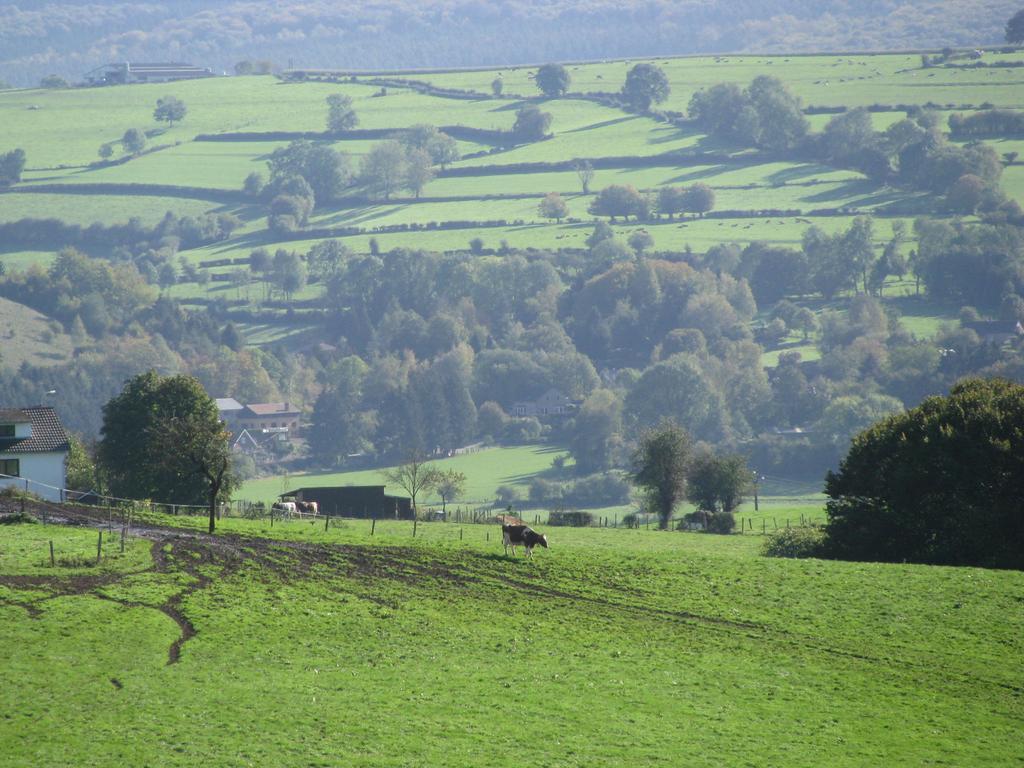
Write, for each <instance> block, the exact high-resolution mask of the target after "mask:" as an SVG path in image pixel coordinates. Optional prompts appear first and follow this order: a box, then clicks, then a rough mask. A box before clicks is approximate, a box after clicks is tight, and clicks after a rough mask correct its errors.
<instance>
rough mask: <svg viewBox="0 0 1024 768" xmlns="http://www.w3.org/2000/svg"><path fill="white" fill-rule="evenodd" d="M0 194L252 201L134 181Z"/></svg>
mask: <svg viewBox="0 0 1024 768" xmlns="http://www.w3.org/2000/svg"><path fill="white" fill-rule="evenodd" d="M0 194H50V195H143V196H146V197H179V198H186V199H192V200H209V201H211V202H215V203H243V202H248V201H249V198H247V197H246V196H245V194H244V193H243V192H242V191H241V190H237V191H236V190H231V189H214V188H212V187H180V186H175V185H172V184H138V183H132V182H125V183H117V182H87V183H82V184H32V185H29V186H26V185H20V186H16V187H11V188H9V189H6V190H3V191H2V192H0Z"/></svg>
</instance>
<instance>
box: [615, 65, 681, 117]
mask: <svg viewBox="0 0 1024 768" xmlns="http://www.w3.org/2000/svg"><path fill="white" fill-rule="evenodd" d="M670 90H671V89H670V88H669V84H668V78H667V77H666V76H665V72H664V71H663V70H662V69H661V67H659V66H657V65H655V64H647V63H641V64H636V65H634V66H633V67H632V68H631V69H630V70H629V72H627V73H626V82H625V83H624V84H623V86H622V95H623V96H624V97H625V98H626V101H627V102H629V105H630V106H631V107H633V108H634V109H639V110H648V109H650V108H651V105H652V104H660V103H661V102H663V101H664V100H665V99H667V98H668V94H669V91H670Z"/></svg>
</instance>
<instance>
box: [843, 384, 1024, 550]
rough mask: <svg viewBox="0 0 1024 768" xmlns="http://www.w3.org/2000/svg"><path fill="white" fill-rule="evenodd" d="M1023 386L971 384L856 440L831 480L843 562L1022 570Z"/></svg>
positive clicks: (897, 416) (898, 417) (891, 417)
mask: <svg viewBox="0 0 1024 768" xmlns="http://www.w3.org/2000/svg"><path fill="white" fill-rule="evenodd" d="M1022 424H1024V386H1021V385H1020V384H1016V383H1014V382H1010V381H1007V380H1005V379H990V380H982V379H972V380H967V381H964V382H961V383H960V384H957V385H956V386H955V387H953V388H952V390H951V391H950V394H949V395H948V396H946V397H930V398H928V399H927V400H925V401H924V402H923V403H922V404H921V405H920V406H918V407H917V408H914V409H913V410H911V411H907V412H905V413H900V414H897V415H894V416H890V417H888V418H887V419H885V420H883V421H881V422H879V423H878V424H876V425H875V426H873V427H871V428H870V429H868V430H866V431H864V432H862V433H861V434H859V435H858V436H857V437H856V438H854V441H853V445H852V447H851V448H850V452H849V453H848V454H847V456H846V458H845V459H843V461H842V463H841V464H840V466H839V471H838V472H835V473H831V472H830V473H829V475H828V477H827V478H826V481H825V492H826V494H827V495H828V497H829V501H828V502H827V511H828V518H829V521H828V527H827V545H828V548H829V550H830V551H831V552H832V553H833V554H835V555H836V556H838V557H841V558H849V559H855V560H880V561H886V562H903V561H909V562H917V563H936V564H947V565H980V566H989V567H997V568H1016V569H1022V568H1024V506H1022V504H1021V499H1022V498H1024V430H1022V429H1021V425H1022Z"/></svg>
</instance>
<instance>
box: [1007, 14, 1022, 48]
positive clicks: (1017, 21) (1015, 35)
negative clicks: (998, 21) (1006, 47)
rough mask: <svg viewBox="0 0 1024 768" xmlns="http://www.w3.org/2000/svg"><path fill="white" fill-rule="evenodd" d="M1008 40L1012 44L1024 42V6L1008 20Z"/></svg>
mask: <svg viewBox="0 0 1024 768" xmlns="http://www.w3.org/2000/svg"><path fill="white" fill-rule="evenodd" d="M1006 42H1008V43H1010V44H1011V45H1020V44H1021V43H1024V8H1021V9H1020V10H1019V11H1017V12H1016V13H1015V14H1013V16H1011V17H1010V20H1009V21H1008V22H1006Z"/></svg>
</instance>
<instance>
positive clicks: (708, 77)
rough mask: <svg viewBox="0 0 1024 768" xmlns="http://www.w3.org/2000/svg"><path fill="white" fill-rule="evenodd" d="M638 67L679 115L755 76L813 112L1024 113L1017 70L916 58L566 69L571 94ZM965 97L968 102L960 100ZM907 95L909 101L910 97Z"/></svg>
mask: <svg viewBox="0 0 1024 768" xmlns="http://www.w3.org/2000/svg"><path fill="white" fill-rule="evenodd" d="M984 60H986V61H1020V60H1021V56H1020V54H1019V53H1018V54H1002V53H999V54H996V53H990V54H987V55H986V57H985V59H984ZM639 61H650V62H652V63H654V64H657V65H658V66H659V67H661V68H662V69H663V70H664V71H665V74H666V75H667V76H668V78H669V82H670V83H671V84H672V94H671V95H670V97H669V99H668V101H667V102H666V104H665V107H666V109H675V110H680V111H682V110H685V108H686V105H687V103H688V102H689V100H690V97H691V96H692V95H693V92H694V91H696V90H699V89H701V88H707V87H710V86H712V85H715V84H716V83H722V82H730V83H737V84H741V85H746V84H747V83H749V82H750V81H751V80H753V79H754V78H755V77H757V76H758V75H762V74H772V75H775V76H777V77H781V78H782V79H784V80H785V81H786V82H787V83H789V84H790V87H791V88H792V89H793V90H794V91H795V92H796V93H797V94H798V95H799V96H801V97H802V98H803V100H804V102H805V103H806V104H812V105H816V106H840V105H843V106H851V107H856V106H868V105H871V104H876V103H878V104H906V103H919V104H924V103H926V102H929V101H931V102H934V103H936V104H940V105H946V104H950V103H952V104H965V103H971V104H976V105H977V104H981V103H983V102H985V101H989V102H992V103H993V104H995V105H996V106H1000V107H1011V108H1019V107H1021V106H1024V95H1022V93H1024V92H1022V90H1021V88H1020V86H1021V84H1022V83H1024V73H1022V72H1021V70H1020V69H984V70H968V69H946V68H933V69H929V70H922V69H920V66H921V60H920V56H919V55H918V54H912V53H894V54H881V55H856V54H849V55H839V56H787V55H775V56H693V57H684V58H657V59H629V60H618V61H609V62H604V63H599V64H579V65H570V66H569V67H568V69H569V74H570V76H571V77H572V86H571V87H572V90H574V91H584V92H586V91H605V92H616V91H618V90H619V89H620V88H621V87H622V83H623V82H624V81H625V78H626V72H627V71H628V70H629V68H630V67H631V66H633V65H634V64H636V63H637V62H639ZM535 71H536V69H535V68H532V67H516V68H514V69H507V68H506V69H494V70H484V71H477V72H458V73H440V74H424V75H416V76H415V77H416V78H417V79H421V80H425V81H427V82H431V83H435V84H436V85H440V86H445V87H456V88H470V89H473V90H477V91H481V92H484V93H487V92H489V91H490V83H491V81H492V80H493V79H494V78H495V77H497V76H499V75H500V76H501V78H502V80H503V81H504V84H505V92H506V94H515V95H524V96H533V95H535V94H536V93H537V88H536V86H535V85H534V83H533V81H532V79H530V75H531V74H532V73H533V72H535ZM965 89H970V93H971V98H969V99H965V98H963V96H964V93H963V91H964V90H965ZM908 94H909V95H908Z"/></svg>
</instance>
